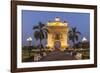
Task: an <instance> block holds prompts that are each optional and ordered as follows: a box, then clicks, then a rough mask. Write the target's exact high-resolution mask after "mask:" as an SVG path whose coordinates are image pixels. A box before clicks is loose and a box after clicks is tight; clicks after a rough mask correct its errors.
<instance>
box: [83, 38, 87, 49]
mask: <svg viewBox="0 0 100 73" xmlns="http://www.w3.org/2000/svg"><path fill="white" fill-rule="evenodd" d="M87 42H88V40H87V39H86V37H83V38H82V48H86V45H87Z"/></svg>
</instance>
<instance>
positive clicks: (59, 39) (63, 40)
mask: <svg viewBox="0 0 100 73" xmlns="http://www.w3.org/2000/svg"><path fill="white" fill-rule="evenodd" d="M47 28H48V30H49V33H48V38H47V47H50V50H53V49H54V48H55V47H56V48H60V50H65V48H67V47H68V35H67V34H68V23H66V22H65V21H64V22H61V21H60V18H58V17H56V18H55V21H53V22H48V23H47Z"/></svg>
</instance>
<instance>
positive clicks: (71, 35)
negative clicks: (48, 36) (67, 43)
mask: <svg viewBox="0 0 100 73" xmlns="http://www.w3.org/2000/svg"><path fill="white" fill-rule="evenodd" d="M80 34H81V33H80V32H79V31H77V30H76V27H73V28H72V29H71V30H69V32H68V35H69V40H71V41H72V42H73V48H74V49H75V44H76V41H78V40H79V35H80Z"/></svg>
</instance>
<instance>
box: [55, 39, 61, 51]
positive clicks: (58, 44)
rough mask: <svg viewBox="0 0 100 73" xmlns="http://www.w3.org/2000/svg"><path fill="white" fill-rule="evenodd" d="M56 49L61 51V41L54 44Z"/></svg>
mask: <svg viewBox="0 0 100 73" xmlns="http://www.w3.org/2000/svg"><path fill="white" fill-rule="evenodd" d="M54 48H55V50H60V48H61V42H60V41H55V42H54Z"/></svg>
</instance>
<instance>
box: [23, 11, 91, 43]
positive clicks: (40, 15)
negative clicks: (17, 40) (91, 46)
mask: <svg viewBox="0 0 100 73" xmlns="http://www.w3.org/2000/svg"><path fill="white" fill-rule="evenodd" d="M55 17H60V19H61V21H67V22H68V23H69V27H74V26H76V27H77V30H78V31H80V32H81V34H82V35H81V37H83V36H86V38H87V39H88V40H89V37H90V14H89V13H75V12H51V11H49V12H48V11H32V10H22V44H23V45H26V44H27V41H26V39H27V38H28V37H30V36H31V37H32V39H33V41H32V44H35V42H36V40H35V38H34V37H33V32H34V31H33V30H32V28H33V26H35V25H38V22H42V23H45V24H46V23H47V22H48V21H54V19H55Z"/></svg>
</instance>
